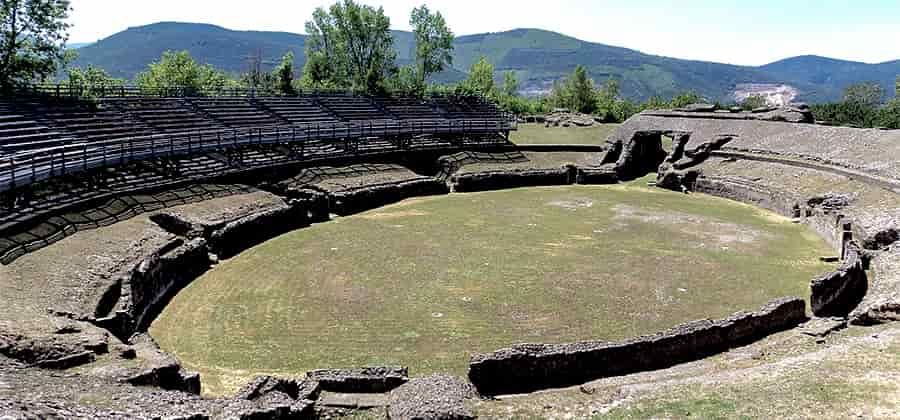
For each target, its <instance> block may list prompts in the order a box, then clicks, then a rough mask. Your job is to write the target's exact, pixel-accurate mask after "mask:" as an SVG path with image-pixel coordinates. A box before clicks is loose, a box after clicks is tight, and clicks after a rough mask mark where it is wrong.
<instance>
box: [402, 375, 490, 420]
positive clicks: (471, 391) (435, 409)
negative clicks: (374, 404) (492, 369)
mask: <svg viewBox="0 0 900 420" xmlns="http://www.w3.org/2000/svg"><path fill="white" fill-rule="evenodd" d="M476 398H478V392H477V391H475V387H474V386H472V384H470V383H469V381H467V380H465V379H463V378H458V377H455V376H449V375H434V376H429V377H426V378H416V379H413V380H411V381H409V383H407V384H406V385H403V386H401V387H399V388H397V389H395V390H394V391H393V392H391V396H390V406H389V407H388V416H389V417H390V418H391V419H392V420H413V419H416V420H468V419H474V418H475V415H474V414H473V413H472V411H471V410H470V409H469V408H468V407H466V402H467V401H469V400H473V399H476Z"/></svg>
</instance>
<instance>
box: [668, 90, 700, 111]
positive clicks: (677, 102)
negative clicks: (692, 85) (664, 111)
mask: <svg viewBox="0 0 900 420" xmlns="http://www.w3.org/2000/svg"><path fill="white" fill-rule="evenodd" d="M700 102H703V98H702V97H700V95H698V94H696V93H694V92H682V93H679V94H678V95H675V97H674V98H672V100H671V101H670V102H669V106H668V107H669V108H684V107H686V106H688V105H690V104H696V103H700Z"/></svg>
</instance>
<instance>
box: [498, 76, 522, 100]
mask: <svg viewBox="0 0 900 420" xmlns="http://www.w3.org/2000/svg"><path fill="white" fill-rule="evenodd" d="M500 93H501V94H503V95H505V96H509V97H515V96H519V79H518V78H517V77H516V72H514V71H512V70H510V71H507V72H505V73H503V87H502V88H501V89H500Z"/></svg>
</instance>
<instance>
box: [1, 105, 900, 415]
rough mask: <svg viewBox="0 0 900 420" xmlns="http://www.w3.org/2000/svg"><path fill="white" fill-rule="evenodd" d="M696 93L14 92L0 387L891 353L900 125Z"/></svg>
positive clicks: (147, 399)
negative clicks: (758, 107) (525, 135)
mask: <svg viewBox="0 0 900 420" xmlns="http://www.w3.org/2000/svg"><path fill="white" fill-rule="evenodd" d="M697 109H700V108H694V109H684V110H675V111H648V112H645V113H642V114H639V115H637V116H635V117H633V118H631V119H630V120H628V121H627V122H626V123H624V124H623V125H622V126H620V127H619V128H618V129H617V130H616V131H615V132H614V133H613V134H612V135H611V136H610V137H609V138H608V139H603V138H598V139H596V143H595V144H593V145H577V146H574V145H572V146H570V145H543V146H539V145H518V144H515V143H514V142H512V141H511V140H510V133H511V132H515V131H516V130H517V128H518V127H517V123H516V122H515V120H514V119H513V118H511V117H510V116H509V115H507V114H504V113H503V112H501V111H500V110H498V109H497V108H496V107H495V106H494V105H493V104H491V103H489V102H487V101H485V100H483V99H481V98H478V97H456V96H433V97H427V98H425V99H414V98H403V97H369V96H355V95H349V94H342V93H341V94H339V93H315V94H313V93H310V94H302V95H298V96H296V97H259V96H254V95H253V94H252V93H251V92H240V93H239V94H235V95H234V96H227V97H186V96H176V95H173V94H172V93H171V92H159V94H158V95H147V94H146V92H144V93H143V94H141V95H137V93H136V92H135V91H132V90H128V89H122V90H121V91H120V92H116V94H115V95H109V96H104V97H102V98H100V99H98V100H97V102H96V103H88V102H84V101H82V100H76V99H71V98H67V97H65V96H60V95H54V94H52V93H50V94H48V93H46V92H45V93H35V94H34V95H31V96H27V97H18V98H16V99H11V100H6V101H4V102H3V103H2V104H0V121H2V123H3V124H4V130H3V131H2V136H3V137H2V138H0V191H2V192H0V262H2V264H3V265H2V266H0V297H2V301H3V302H4V303H5V305H3V307H2V308H0V355H2V356H0V394H8V395H13V394H15V395H14V396H15V397H16V399H17V400H20V401H23V404H30V402H33V404H34V406H33V407H32V406H29V407H28V408H30V409H32V410H42V409H47V410H62V411H60V412H64V413H66V414H68V415H70V416H88V417H90V416H127V413H128V412H129V410H131V411H139V412H141V413H149V416H150V417H154V416H155V417H170V416H176V417H178V418H198V417H242V418H252V416H254V415H256V416H265V417H266V418H269V417H283V418H314V417H315V416H321V415H323V414H329V413H335V412H341V413H346V412H353V411H355V410H361V409H370V410H375V411H377V410H382V411H384V412H387V413H388V414H389V415H391V416H392V417H399V418H403V413H404V411H403V410H405V409H406V407H409V406H410V405H411V404H413V403H415V404H424V405H425V406H426V407H433V409H434V410H440V411H441V412H446V413H453V414H460V413H463V414H465V415H468V416H471V415H473V413H474V414H480V415H483V416H487V417H490V416H491V415H492V414H495V413H498V412H503V410H507V409H508V408H509V407H521V406H528V405H530V404H536V405H540V404H542V403H543V400H542V399H543V398H546V396H547V395H552V396H553V399H554V400H555V401H562V403H560V404H566V403H571V405H572V406H574V407H581V408H583V409H584V410H586V411H585V412H593V411H596V412H603V411H602V410H603V409H605V408H604V407H606V406H608V405H610V404H613V405H614V404H616V401H622V400H626V399H634V398H640V396H641V395H643V394H642V393H651V392H661V393H664V392H666V391H665V390H666V389H668V388H667V387H682V386H683V387H686V389H692V388H690V387H697V386H702V382H703V381H704V380H708V381H716V382H717V383H721V384H726V385H723V389H732V388H728V387H733V389H738V390H739V389H740V387H739V386H740V381H741V378H746V377H753V375H757V376H765V375H769V374H770V373H771V372H776V371H777V372H781V371H783V370H785V369H788V368H790V369H794V371H795V374H796V376H795V377H796V378H805V377H812V376H815V375H817V374H819V373H821V372H822V371H821V370H817V369H818V368H810V367H809V366H808V364H811V363H813V362H809V361H823V360H824V361H823V362H822V364H824V365H828V366H831V364H834V365H842V364H846V365H850V362H848V360H851V359H856V358H857V356H858V355H860V354H867V353H869V352H871V351H872V349H873V348H882V350H883V349H884V347H879V346H882V344H879V341H878V340H879V336H880V337H881V338H880V339H884V338H885V337H894V336H896V332H897V331H896V329H895V328H894V327H891V324H890V323H891V322H893V321H895V320H896V319H898V317H900V315H898V310H900V301H898V296H900V289H898V288H900V283H898V282H900V277H898V271H897V267H898V266H900V254H898V251H897V248H896V245H895V242H896V241H897V240H898V239H900V224H898V220H900V218H898V209H900V205H898V204H900V203H898V194H900V163H898V162H900V134H898V133H897V132H896V131H883V130H874V129H869V130H866V129H854V128H842V127H826V126H820V125H816V124H813V123H812V122H811V120H810V118H809V115H808V113H807V111H806V110H805V109H779V110H771V111H769V112H763V113H750V112H732V113H721V112H720V113H712V112H704V111H703V110H702V109H700V110H697ZM648 184H649V185H648ZM882 324H883V325H882ZM878 325H880V326H878ZM873 335H874V336H875V338H871V337H872V336H873ZM860 337H868V338H866V339H861V338H860ZM157 340H158V342H159V344H158V342H157ZM867 340H868V341H867ZM521 343H531V344H521ZM884 346H887V347H886V348H887V349H888V353H890V351H891V349H892V347H890V345H884ZM266 352H271V353H266ZM176 356H177V357H176ZM801 360H802V361H803V363H801V362H800V361H801ZM816 366H818V365H816ZM192 367H196V368H197V370H200V371H201V372H200V374H198V373H196V372H193V371H192V369H191V368H192ZM804 369H805V370H804ZM834 369H837V368H834ZM826 376H827V375H826ZM207 378H209V381H208V382H207ZM698 378H699V379H698ZM11 381H12V382H14V383H16V386H15V387H7V386H2V385H3V384H5V383H9V382H11ZM735 384H737V385H735ZM794 385H796V386H798V387H800V389H803V388H802V386H805V383H800V384H796V383H791V386H794ZM676 389H678V390H681V389H684V388H676ZM722 392H725V391H722ZM735 392H738V391H735ZM607 394H608V395H607ZM585 395H588V396H591V398H594V399H595V400H596V401H599V402H597V403H596V404H595V405H596V407H595V406H593V405H591V404H593V403H585V402H584V401H582V399H583V398H584V396H585ZM35 396H39V397H40V398H39V399H38V398H35ZM37 401H55V402H56V403H54V405H53V406H50V407H44V406H41V405H40V404H46V403H45V402H42V403H38V402H37ZM382 411H378V412H382ZM391 413H394V414H391ZM64 415H65V414H64Z"/></svg>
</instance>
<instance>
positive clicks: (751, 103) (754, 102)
mask: <svg viewBox="0 0 900 420" xmlns="http://www.w3.org/2000/svg"><path fill="white" fill-rule="evenodd" d="M768 105H769V101H767V100H766V98H765V97H763V96H762V95H750V96H748V97H747V98H746V99H744V100H743V101H741V108H743V109H744V110H746V111H752V110H754V109H757V108H762V107H765V106H768Z"/></svg>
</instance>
